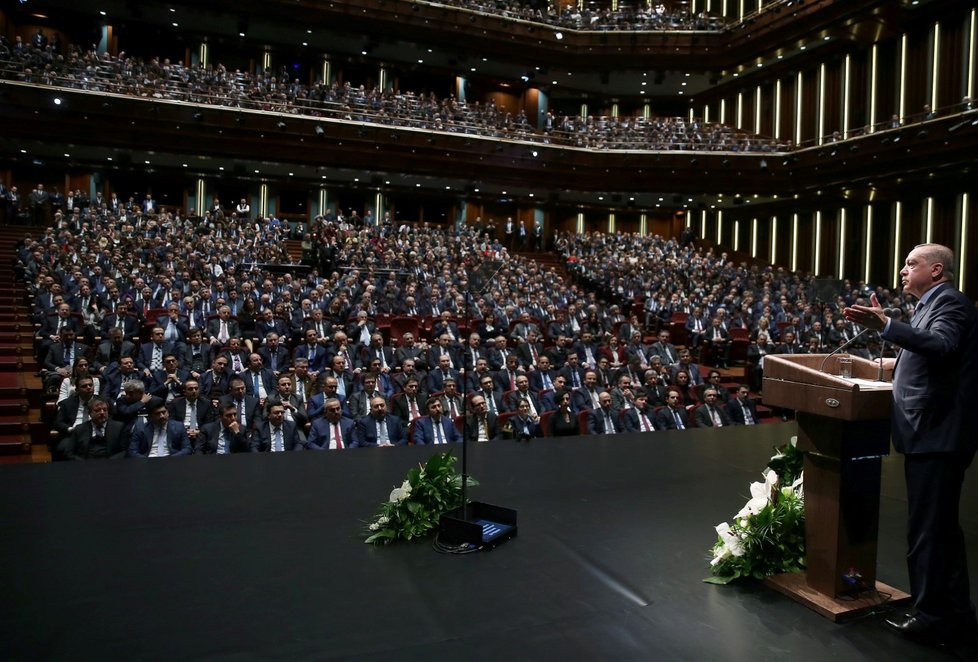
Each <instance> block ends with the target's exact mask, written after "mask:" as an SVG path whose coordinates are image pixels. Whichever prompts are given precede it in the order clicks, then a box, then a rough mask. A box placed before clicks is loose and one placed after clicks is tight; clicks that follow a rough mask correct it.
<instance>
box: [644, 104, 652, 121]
mask: <svg viewBox="0 0 978 662" xmlns="http://www.w3.org/2000/svg"><path fill="white" fill-rule="evenodd" d="M642 117H643V118H644V119H649V118H650V117H652V104H650V103H648V102H646V103H645V104H644V105H643V106H642Z"/></svg>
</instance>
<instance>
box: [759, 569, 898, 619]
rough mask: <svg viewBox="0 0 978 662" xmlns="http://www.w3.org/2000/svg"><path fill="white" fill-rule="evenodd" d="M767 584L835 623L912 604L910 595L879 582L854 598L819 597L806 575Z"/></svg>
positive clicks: (775, 578) (779, 577)
mask: <svg viewBox="0 0 978 662" xmlns="http://www.w3.org/2000/svg"><path fill="white" fill-rule="evenodd" d="M764 584H765V585H767V586H768V587H770V588H773V589H774V590H775V591H778V592H779V593H783V594H785V595H787V596H788V597H789V598H791V599H792V600H795V601H796V602H800V603H801V604H803V605H805V606H806V607H808V608H809V609H811V610H813V611H816V612H818V613H819V614H821V615H822V616H824V617H825V618H827V619H829V620H831V621H832V622H833V623H840V622H842V621H846V620H849V619H852V618H856V617H858V616H862V615H864V614H867V613H869V612H871V611H873V610H875V609H877V608H879V607H881V606H883V605H884V604H885V605H887V606H892V605H898V604H901V603H903V602H908V601H909V600H910V594H909V593H904V592H903V591H901V590H900V589H897V588H893V587H892V586H888V585H887V584H884V583H883V582H880V581H878V582H876V590H866V591H863V592H861V593H858V594H856V595H853V596H848V597H843V598H835V597H832V596H830V595H825V594H823V593H819V592H817V591H816V590H815V589H813V588H812V587H811V586H809V585H808V580H807V578H806V576H805V573H804V572H787V573H784V574H780V575H772V576H770V577H768V578H767V579H765V580H764Z"/></svg>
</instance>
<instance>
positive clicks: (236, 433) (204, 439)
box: [197, 385, 258, 455]
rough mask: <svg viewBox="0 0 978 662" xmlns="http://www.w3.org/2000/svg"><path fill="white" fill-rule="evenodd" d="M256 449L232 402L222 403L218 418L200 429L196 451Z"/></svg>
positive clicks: (245, 450)
mask: <svg viewBox="0 0 978 662" xmlns="http://www.w3.org/2000/svg"><path fill="white" fill-rule="evenodd" d="M242 388H244V385H242ZM257 450H258V449H257V444H256V442H255V441H254V439H253V438H252V436H251V434H249V433H248V431H247V430H245V428H244V426H243V425H241V423H240V421H239V418H238V410H237V408H236V407H235V406H234V405H233V404H222V405H221V416H220V418H219V419H218V420H216V421H214V422H213V423H208V424H207V425H205V426H204V427H202V428H201V429H200V437H199V438H198V442H197V451H198V452H199V453H202V454H204V455H225V454H227V453H250V452H255V451H257Z"/></svg>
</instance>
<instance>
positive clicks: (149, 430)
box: [126, 399, 193, 457]
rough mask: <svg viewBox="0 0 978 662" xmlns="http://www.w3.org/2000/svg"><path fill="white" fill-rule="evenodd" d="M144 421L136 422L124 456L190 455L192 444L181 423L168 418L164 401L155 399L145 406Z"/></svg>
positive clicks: (168, 414) (168, 413)
mask: <svg viewBox="0 0 978 662" xmlns="http://www.w3.org/2000/svg"><path fill="white" fill-rule="evenodd" d="M147 410H148V414H149V418H148V420H147V421H146V423H136V425H135V427H134V428H133V431H132V440H131V441H130V443H129V451H128V452H127V453H126V457H169V456H171V455H172V456H176V455H190V454H191V453H193V446H192V445H191V444H190V439H189V437H187V431H186V429H184V427H183V423H178V422H177V421H171V420H170V412H169V411H168V410H167V408H166V403H165V402H163V401H162V400H160V399H156V400H154V401H153V403H152V404H151V405H150V406H148V407H147Z"/></svg>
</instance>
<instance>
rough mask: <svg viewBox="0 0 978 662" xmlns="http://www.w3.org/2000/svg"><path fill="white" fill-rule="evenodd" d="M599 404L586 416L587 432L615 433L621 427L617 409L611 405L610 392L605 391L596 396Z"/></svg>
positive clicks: (620, 429) (619, 430) (621, 428)
mask: <svg viewBox="0 0 978 662" xmlns="http://www.w3.org/2000/svg"><path fill="white" fill-rule="evenodd" d="M598 402H599V403H600V405H601V406H599V407H598V408H597V409H592V410H591V413H590V414H588V416H587V432H588V434H617V433H619V432H622V430H623V427H622V424H621V420H620V419H619V417H618V410H617V409H615V408H613V407H612V406H611V393H608V392H607V391H605V392H604V393H602V394H601V395H599V396H598Z"/></svg>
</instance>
